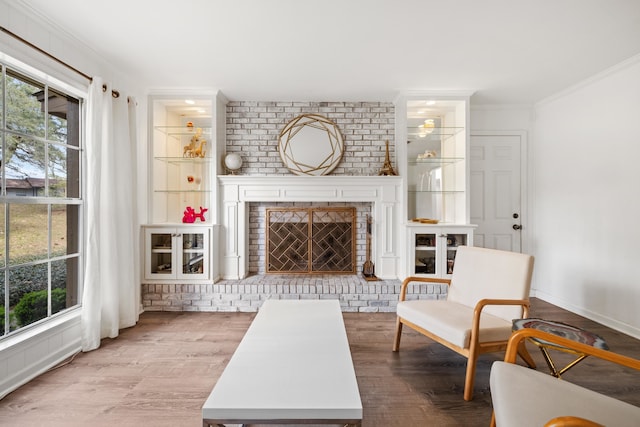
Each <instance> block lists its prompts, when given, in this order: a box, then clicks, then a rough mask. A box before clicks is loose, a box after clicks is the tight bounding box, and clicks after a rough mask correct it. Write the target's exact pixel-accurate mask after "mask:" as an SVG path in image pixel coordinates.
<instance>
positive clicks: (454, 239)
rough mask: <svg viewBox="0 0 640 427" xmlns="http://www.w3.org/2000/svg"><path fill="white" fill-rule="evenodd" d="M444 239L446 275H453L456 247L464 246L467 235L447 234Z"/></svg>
mask: <svg viewBox="0 0 640 427" xmlns="http://www.w3.org/2000/svg"><path fill="white" fill-rule="evenodd" d="M445 237H446V254H447V270H446V272H447V274H453V267H454V264H455V261H456V252H457V249H458V246H466V245H467V242H468V237H469V235H468V234H454V233H447V234H446V235H445Z"/></svg>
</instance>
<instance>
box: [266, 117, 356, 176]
mask: <svg viewBox="0 0 640 427" xmlns="http://www.w3.org/2000/svg"><path fill="white" fill-rule="evenodd" d="M278 152H279V153H280V158H281V159H282V162H283V163H284V165H285V166H286V167H287V168H288V169H289V170H290V171H291V172H292V173H294V174H296V175H316V176H317V175H328V174H329V173H331V171H333V170H334V169H335V168H336V166H338V163H340V160H341V159H342V155H343V154H344V140H343V138H342V134H341V133H340V129H339V128H338V126H337V125H336V124H335V123H334V122H332V121H331V120H329V119H328V118H326V117H324V116H321V115H318V114H301V115H299V116H298V117H296V118H294V119H293V120H291V121H290V122H289V123H287V125H286V126H285V127H284V128H283V129H282V131H281V132H280V136H279V138H278Z"/></svg>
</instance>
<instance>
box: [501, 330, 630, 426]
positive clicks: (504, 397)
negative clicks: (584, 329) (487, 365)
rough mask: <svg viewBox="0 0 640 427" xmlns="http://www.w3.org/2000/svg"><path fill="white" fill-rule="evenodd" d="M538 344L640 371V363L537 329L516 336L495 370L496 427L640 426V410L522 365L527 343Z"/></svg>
mask: <svg viewBox="0 0 640 427" xmlns="http://www.w3.org/2000/svg"><path fill="white" fill-rule="evenodd" d="M527 338H535V339H538V340H544V341H545V342H549V343H553V344H556V345H559V346H563V347H565V348H569V349H572V350H574V351H576V352H580V353H583V354H585V355H588V356H591V357H597V358H600V359H602V360H606V361H609V362H612V363H617V364H619V365H622V366H627V367H630V368H633V369H638V370H640V360H637V359H633V358H631V357H627V356H622V355H620V354H616V353H613V352H611V351H608V350H602V349H599V348H596V347H593V346H590V345H586V344H582V343H579V342H576V341H572V340H569V339H566V338H563V337H560V336H558V335H553V334H550V333H548V332H543V331H540V330H536V329H522V330H520V331H517V332H515V333H514V334H513V336H512V337H511V339H510V340H509V345H508V347H507V351H506V353H505V358H504V362H494V364H493V366H492V367H491V376H490V380H489V381H490V384H491V400H492V402H493V410H494V413H493V416H492V419H491V426H493V427H495V426H496V424H497V425H498V427H501V426H516V425H517V426H519V427H534V426H535V427H540V426H545V427H560V426H562V427H595V426H616V427H631V426H638V425H639V423H640V408H638V407H637V406H633V405H630V404H628V403H626V402H622V401H620V400H617V399H614V398H612V397H609V396H605V395H603V394H600V393H596V392H595V391H592V390H589V389H586V388H584V387H581V386H578V385H576V384H572V383H570V382H568V381H566V380H560V379H558V378H556V377H553V376H551V375H549V374H547V373H542V372H538V371H535V370H533V369H527V368H525V367H524V366H520V365H516V364H515V361H516V353H517V349H518V347H520V346H521V345H522V344H523V343H524V340H525V339H527Z"/></svg>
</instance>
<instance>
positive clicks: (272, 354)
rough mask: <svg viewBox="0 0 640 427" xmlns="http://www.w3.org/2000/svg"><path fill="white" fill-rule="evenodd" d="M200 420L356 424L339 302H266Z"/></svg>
mask: <svg viewBox="0 0 640 427" xmlns="http://www.w3.org/2000/svg"><path fill="white" fill-rule="evenodd" d="M202 422H203V426H209V425H224V424H296V423H298V424H302V423H305V424H306V423H314V424H342V425H345V424H351V425H356V426H358V425H361V423H362V403H361V401H360V392H359V390H358V383H357V382H356V376H355V371H354V369H353V362H352V360H351V352H350V350H349V342H348V341H347V334H346V331H345V328H344V322H343V319H342V312H341V310H340V304H339V302H338V301H337V300H314V301H298V300H296V301H293V300H269V301H265V303H264V304H263V305H262V307H261V308H260V310H259V312H258V314H257V315H256V318H255V319H254V321H253V323H252V324H251V326H250V327H249V329H248V330H247V332H246V334H245V336H244V338H243V339H242V341H241V342H240V344H239V345H238V348H237V349H236V351H235V353H234V354H233V357H232V358H231V360H230V361H229V364H228V365H227V367H226V368H225V369H224V372H223V373H222V375H221V376H220V379H219V380H218V382H217V383H216V385H215V386H214V388H213V390H212V391H211V394H210V395H209V397H208V398H207V400H206V402H205V403H204V405H203V407H202Z"/></svg>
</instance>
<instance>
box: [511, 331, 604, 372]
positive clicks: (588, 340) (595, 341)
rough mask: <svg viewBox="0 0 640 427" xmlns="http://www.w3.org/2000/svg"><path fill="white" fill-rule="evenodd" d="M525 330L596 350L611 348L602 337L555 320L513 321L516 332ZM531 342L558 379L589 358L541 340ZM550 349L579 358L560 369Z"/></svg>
mask: <svg viewBox="0 0 640 427" xmlns="http://www.w3.org/2000/svg"><path fill="white" fill-rule="evenodd" d="M524 328H533V329H538V330H540V331H544V332H548V333H551V334H554V335H558V336H561V337H563V338H567V339H570V340H573V341H577V342H579V343H582V344H586V345H590V346H592V347H595V348H599V349H602V350H609V346H608V345H607V343H606V341H605V340H604V339H603V338H602V337H600V336H598V335H596V334H594V333H592V332H589V331H586V330H584V329H581V328H578V327H576V326H572V325H568V324H566V323H562V322H556V321H553V320H544V319H536V318H530V319H515V320H514V321H513V327H512V330H513V331H514V332H515V331H518V330H520V329H524ZM529 341H530V342H532V343H533V344H535V345H536V346H537V347H538V348H539V349H540V351H541V352H542V355H543V357H544V360H545V361H546V362H547V365H548V366H549V370H550V371H551V375H553V376H554V377H556V378H560V376H561V375H562V374H564V373H565V372H567V371H568V370H569V369H571V368H572V367H574V366H575V365H577V364H578V363H580V362H581V361H582V360H584V359H585V358H586V357H587V355H586V354H584V353H580V352H576V351H574V350H572V349H569V348H566V347H563V346H560V345H557V344H553V343H550V342H548V341H544V340H541V339H537V338H530V339H529ZM549 349H554V350H559V351H562V352H565V353H570V354H574V355H576V356H577V358H576V359H575V360H573V361H572V362H570V363H569V364H568V365H566V366H565V367H564V368H561V369H558V368H557V367H556V365H555V363H554V362H553V359H551V355H550V354H549Z"/></svg>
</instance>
